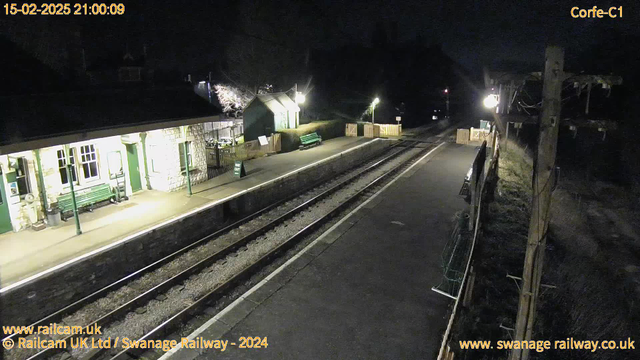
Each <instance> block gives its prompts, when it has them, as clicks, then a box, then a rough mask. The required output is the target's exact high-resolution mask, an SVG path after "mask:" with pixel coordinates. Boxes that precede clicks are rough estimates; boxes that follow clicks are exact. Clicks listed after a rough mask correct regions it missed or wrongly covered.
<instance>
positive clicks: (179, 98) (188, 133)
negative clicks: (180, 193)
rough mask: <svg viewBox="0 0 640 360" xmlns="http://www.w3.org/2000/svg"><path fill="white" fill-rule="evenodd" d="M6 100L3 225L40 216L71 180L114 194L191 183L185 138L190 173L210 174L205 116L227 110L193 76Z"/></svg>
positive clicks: (1, 157)
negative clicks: (160, 84) (177, 82)
mask: <svg viewBox="0 0 640 360" xmlns="http://www.w3.org/2000/svg"><path fill="white" fill-rule="evenodd" d="M0 109H1V110H0V117H1V118H2V119H3V125H2V131H1V132H0V233H4V232H8V231H21V230H24V229H27V228H29V227H31V226H33V225H34V224H42V223H43V220H45V219H47V212H46V211H45V210H50V209H52V208H56V207H57V205H58V203H59V202H60V203H61V202H62V201H63V200H64V199H65V198H69V197H70V195H69V194H70V192H71V187H72V186H73V189H74V192H75V194H76V197H79V196H94V197H97V198H103V197H104V198H106V200H109V201H113V200H114V199H115V198H116V195H118V196H120V195H122V196H135V194H136V193H137V192H139V191H144V190H151V189H153V190H159V191H164V192H170V191H174V190H177V189H181V188H184V187H185V186H186V181H187V176H186V175H187V174H186V168H187V166H186V164H185V154H184V151H185V142H186V151H187V154H186V155H187V156H186V159H187V161H188V163H189V164H188V168H189V177H190V180H191V183H192V184H197V183H200V182H203V181H206V180H207V160H206V150H205V136H204V124H205V123H209V122H213V121H218V120H219V119H218V118H219V113H220V110H219V109H217V108H215V107H213V106H211V105H210V104H209V103H208V102H207V101H205V100H203V99H202V98H200V97H199V96H197V95H196V94H195V93H194V92H193V90H192V88H191V86H178V87H167V88H149V87H145V88H142V87H141V88H128V89H107V90H93V89H92V90H90V91H84V92H77V93H59V94H40V95H23V96H14V97H2V98H0ZM68 164H71V166H70V167H69V168H68V167H67V165H68ZM116 193H117V194H116ZM110 194H111V195H110ZM105 202H106V201H105Z"/></svg>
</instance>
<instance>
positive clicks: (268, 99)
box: [245, 92, 300, 114]
mask: <svg viewBox="0 0 640 360" xmlns="http://www.w3.org/2000/svg"><path fill="white" fill-rule="evenodd" d="M256 100H258V101H260V102H262V103H263V104H265V105H266V106H267V108H268V109H269V110H271V112H272V113H274V114H275V113H280V112H283V111H294V112H295V111H300V108H299V107H298V105H296V103H294V102H293V100H291V98H290V97H289V96H288V95H287V94H286V93H283V92H281V93H273V94H263V95H257V96H256V97H254V98H253V100H251V101H250V102H249V104H247V106H246V107H245V108H247V107H249V105H251V103H252V102H254V101H256Z"/></svg>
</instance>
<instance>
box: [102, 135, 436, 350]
mask: <svg viewBox="0 0 640 360" xmlns="http://www.w3.org/2000/svg"><path fill="white" fill-rule="evenodd" d="M434 147H435V144H434V145H431V146H428V147H426V148H424V149H422V150H421V151H420V152H418V153H417V154H416V155H414V156H412V157H411V158H410V159H408V160H407V161H405V162H403V163H401V164H399V165H397V166H395V167H394V168H393V169H391V170H389V171H387V172H385V173H384V174H382V175H380V176H379V177H377V178H376V179H375V180H373V181H372V182H370V183H369V184H367V185H366V186H365V187H364V188H362V189H360V190H359V191H357V192H356V193H355V194H353V195H351V196H349V197H348V198H347V199H346V200H344V201H343V202H341V203H340V204H339V205H338V206H337V207H335V208H334V209H332V210H331V211H329V212H328V213H327V214H325V215H323V216H322V217H320V218H318V219H316V220H314V221H313V222H312V223H311V224H309V225H307V226H305V227H304V228H303V229H301V230H300V231H298V232H297V233H296V234H295V235H293V236H291V237H290V238H289V239H287V240H285V241H284V242H282V243H281V244H279V245H278V246H276V247H275V248H273V249H272V250H270V251H269V252H268V253H266V254H265V255H263V256H262V257H261V258H260V259H258V260H257V261H255V262H254V263H252V264H251V265H249V266H247V267H245V268H244V269H242V270H241V271H239V272H238V273H237V274H236V275H234V276H233V277H231V278H230V279H228V280H227V281H225V282H224V283H222V284H220V285H218V286H217V287H216V288H214V289H213V290H211V291H210V292H208V293H207V294H205V295H203V296H202V297H200V298H199V299H198V300H196V301H195V302H194V303H192V304H190V305H189V306H188V307H186V308H184V309H183V310H181V311H180V312H178V313H176V314H175V315H173V316H172V317H170V318H169V319H167V320H165V321H164V322H163V323H162V324H160V325H158V326H156V327H155V328H154V329H153V330H151V331H150V332H148V333H147V334H145V335H144V336H142V337H140V338H139V339H137V340H136V341H139V342H140V341H145V340H153V339H158V338H160V337H161V336H165V335H167V333H168V332H169V331H171V330H172V329H175V328H176V326H179V325H180V324H183V323H184V321H185V319H186V318H188V317H190V316H193V314H197V313H199V312H201V311H202V309H203V308H206V307H207V306H208V304H209V303H211V302H212V301H216V300H218V299H220V298H222V297H223V296H224V295H225V293H226V291H227V290H228V289H231V288H233V287H234V286H235V285H236V284H238V283H239V282H241V281H243V280H245V279H247V278H249V277H251V276H252V275H253V274H254V273H256V272H257V271H259V270H260V269H262V268H263V265H265V264H268V263H269V262H270V260H271V258H273V257H274V256H276V255H277V254H279V253H281V252H283V251H285V250H288V249H290V248H291V247H293V246H294V245H296V244H297V243H299V242H300V241H301V240H302V239H303V238H304V237H306V236H307V235H309V234H311V233H312V232H313V231H315V230H316V229H318V228H319V227H320V226H322V225H324V224H325V223H326V222H327V221H328V220H330V219H331V218H333V217H334V216H336V215H338V214H339V213H341V212H342V211H343V210H344V209H345V208H346V207H347V206H349V205H351V204H352V203H353V202H355V201H356V200H357V199H359V198H360V197H362V196H363V195H368V194H370V193H371V192H372V191H373V190H374V188H375V187H376V186H378V185H380V184H382V182H383V181H384V180H385V179H386V178H388V177H390V176H391V175H393V174H396V173H398V172H399V171H401V170H402V169H403V168H406V167H407V166H410V165H411V164H413V163H414V162H415V161H417V160H418V159H420V157H422V156H423V155H424V154H425V153H426V152H428V151H430V150H431V149H433V148H434ZM146 350H147V349H137V348H130V349H124V350H122V351H120V352H119V353H117V354H116V355H115V356H113V357H111V360H122V359H130V358H131V357H133V358H138V356H139V354H140V353H142V352H143V351H146ZM93 358H95V356H94V357H92V359H93Z"/></svg>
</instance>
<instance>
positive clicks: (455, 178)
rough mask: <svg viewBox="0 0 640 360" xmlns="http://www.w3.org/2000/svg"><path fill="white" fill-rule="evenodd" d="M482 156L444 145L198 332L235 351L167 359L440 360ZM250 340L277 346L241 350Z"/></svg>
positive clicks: (194, 353) (178, 354) (465, 148)
mask: <svg viewBox="0 0 640 360" xmlns="http://www.w3.org/2000/svg"><path fill="white" fill-rule="evenodd" d="M475 153H476V148H475V147H472V146H465V145H457V144H451V143H447V144H445V145H442V146H441V147H439V148H438V149H436V150H435V151H433V153H432V154H430V155H429V156H428V157H426V158H425V159H424V160H423V161H421V162H420V163H419V164H418V165H417V166H415V167H414V168H412V169H411V170H410V171H408V172H407V173H406V174H404V175H403V176H402V177H400V178H399V180H398V181H396V182H395V183H393V184H392V185H391V186H389V187H388V188H387V189H386V190H385V191H383V192H382V193H380V195H379V196H377V197H375V198H374V199H373V200H371V201H370V202H368V203H365V204H364V205H363V206H362V207H361V208H360V209H359V210H357V211H354V212H353V213H352V214H350V215H349V216H348V217H347V218H346V219H344V220H342V222H341V223H338V224H337V225H336V226H334V227H333V228H332V229H330V230H329V231H328V232H326V233H325V234H323V235H322V236H321V237H320V238H319V239H318V240H316V241H315V242H314V243H312V244H311V245H310V246H309V247H307V248H306V249H305V250H304V251H303V252H302V253H301V254H299V255H298V256H297V257H295V258H294V259H292V260H290V261H289V262H288V263H287V264H286V265H285V266H283V267H282V268H280V269H279V270H278V271H276V273H275V274H274V275H272V277H271V278H267V279H266V280H265V281H263V282H262V283H261V284H258V285H257V286H256V287H254V288H253V289H251V290H250V291H249V292H248V293H247V294H245V295H243V297H242V298H240V299H239V300H237V301H236V302H235V303H234V304H232V305H231V306H230V307H228V308H227V309H225V310H224V311H223V313H222V314H219V315H217V316H215V317H214V318H212V319H210V320H209V321H208V323H207V324H205V326H202V327H201V328H200V329H198V330H197V331H196V332H195V333H193V334H192V337H193V338H196V339H197V338H204V339H222V340H228V341H229V345H228V346H227V349H226V351H224V352H220V351H219V350H208V351H204V352H203V351H201V350H190V349H180V350H178V351H174V352H170V353H167V354H165V356H164V357H163V359H166V358H171V359H174V360H177V359H180V360H187V359H194V358H197V359H199V360H204V359H434V358H435V357H436V356H437V352H438V350H439V346H440V341H441V337H442V334H443V332H444V329H445V327H446V322H447V315H448V314H447V312H448V311H447V309H448V307H449V305H450V304H451V303H452V300H450V299H449V298H446V297H444V296H442V295H439V294H436V293H435V292H433V291H432V290H431V287H432V286H435V285H438V283H439V282H440V280H441V276H442V269H441V260H440V257H441V252H442V250H443V247H444V245H445V243H446V241H447V238H448V236H449V233H450V231H451V228H452V220H453V219H454V217H455V214H456V212H458V211H460V210H462V209H463V208H464V207H465V206H466V203H465V202H464V200H463V199H462V198H461V197H459V196H458V192H459V190H460V186H461V185H462V182H463V180H464V177H465V175H466V173H467V171H468V169H469V167H470V166H471V163H472V162H473V158H474V156H475ZM242 336H251V337H261V338H264V337H267V342H268V347H267V348H266V349H240V348H238V345H239V344H240V338H241V337H242ZM231 343H235V344H236V346H233V345H231Z"/></svg>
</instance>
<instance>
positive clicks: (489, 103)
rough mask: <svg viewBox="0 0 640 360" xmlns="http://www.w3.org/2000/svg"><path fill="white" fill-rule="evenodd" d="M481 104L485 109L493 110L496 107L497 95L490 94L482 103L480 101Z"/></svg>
mask: <svg viewBox="0 0 640 360" xmlns="http://www.w3.org/2000/svg"><path fill="white" fill-rule="evenodd" d="M482 104H483V105H484V107H486V108H487V109H493V108H495V107H496V106H498V95H495V94H490V95H489V96H487V97H486V98H485V99H484V101H482Z"/></svg>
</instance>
